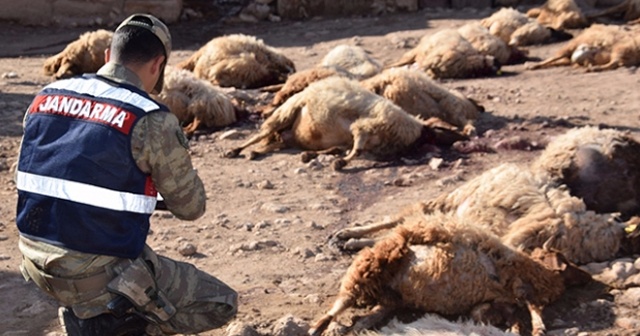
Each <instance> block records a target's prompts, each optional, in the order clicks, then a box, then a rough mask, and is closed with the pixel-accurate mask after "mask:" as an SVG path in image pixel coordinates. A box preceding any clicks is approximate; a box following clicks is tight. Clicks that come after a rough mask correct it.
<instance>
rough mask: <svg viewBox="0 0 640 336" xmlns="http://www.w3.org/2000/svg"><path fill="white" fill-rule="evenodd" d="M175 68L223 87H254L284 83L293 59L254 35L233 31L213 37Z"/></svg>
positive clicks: (293, 70)
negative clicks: (190, 72)
mask: <svg viewBox="0 0 640 336" xmlns="http://www.w3.org/2000/svg"><path fill="white" fill-rule="evenodd" d="M177 67H178V68H181V69H185V70H189V71H193V73H195V74H196V76H197V77H198V78H202V79H205V80H208V81H210V82H211V83H212V84H214V85H217V86H222V87H235V88H241V89H255V88H259V87H263V86H267V85H273V84H278V83H284V82H285V80H286V79H287V76H289V74H291V73H293V72H295V65H294V64H293V61H291V60H290V59H289V58H287V57H286V56H285V55H283V54H282V53H281V52H279V51H278V50H276V49H275V48H273V47H270V46H268V45H266V44H265V43H264V42H263V41H262V40H260V39H257V38H256V37H254V36H248V35H243V34H232V35H226V36H220V37H216V38H214V39H212V40H211V41H209V42H208V43H207V44H205V45H204V46H202V47H201V48H200V49H199V50H198V51H196V52H195V53H194V54H193V55H191V57H189V58H188V59H186V60H184V61H182V62H180V63H179V64H178V65H177Z"/></svg>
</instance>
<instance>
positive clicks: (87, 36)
mask: <svg viewBox="0 0 640 336" xmlns="http://www.w3.org/2000/svg"><path fill="white" fill-rule="evenodd" d="M112 37H113V33H112V32H111V31H108V30H104V29H99V30H96V31H90V32H86V33H83V34H82V35H80V37H78V39H76V40H75V41H73V42H71V43H69V44H68V45H67V46H66V47H65V48H64V50H62V51H61V52H59V53H58V54H56V55H54V56H51V57H49V58H47V59H46V60H45V61H44V66H43V69H44V74H45V75H47V76H53V77H54V78H56V79H60V78H67V77H71V76H75V75H81V74H84V73H94V72H96V71H98V69H100V67H102V66H103V65H104V63H105V58H104V57H105V54H104V52H105V50H107V49H108V48H109V46H110V44H111V38H112Z"/></svg>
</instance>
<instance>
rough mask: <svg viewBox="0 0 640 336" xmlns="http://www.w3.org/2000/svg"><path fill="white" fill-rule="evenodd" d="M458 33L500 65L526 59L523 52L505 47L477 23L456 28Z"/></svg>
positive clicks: (513, 46)
mask: <svg viewBox="0 0 640 336" xmlns="http://www.w3.org/2000/svg"><path fill="white" fill-rule="evenodd" d="M458 32H459V33H460V35H462V37H464V38H465V39H466V40H467V41H469V43H471V45H472V46H473V47H474V48H476V50H478V51H479V52H480V53H481V54H483V55H491V56H493V57H495V59H496V60H497V61H498V63H500V64H501V65H507V64H515V63H521V62H523V61H524V60H525V59H526V52H525V51H523V50H520V49H519V48H518V47H517V46H515V45H507V43H506V42H504V41H503V40H502V39H501V38H499V37H498V36H496V35H493V34H491V32H490V31H489V29H487V28H486V27H484V26H483V25H481V24H480V23H479V22H471V23H467V24H465V25H463V26H461V27H460V28H458Z"/></svg>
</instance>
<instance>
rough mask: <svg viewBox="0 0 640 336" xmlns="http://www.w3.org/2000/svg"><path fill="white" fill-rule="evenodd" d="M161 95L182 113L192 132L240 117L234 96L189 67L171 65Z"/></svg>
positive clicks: (177, 113) (159, 98)
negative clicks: (185, 68)
mask: <svg viewBox="0 0 640 336" xmlns="http://www.w3.org/2000/svg"><path fill="white" fill-rule="evenodd" d="M157 98H158V100H159V101H160V102H162V103H163V104H165V105H167V106H168V107H169V109H170V111H171V112H172V113H173V114H175V115H176V116H177V117H178V120H179V121H180V122H181V123H182V125H184V131H185V133H186V134H187V135H188V136H191V135H193V133H194V132H195V131H196V130H197V129H200V128H203V127H204V128H213V127H225V126H228V125H230V124H232V123H234V122H236V120H237V116H236V109H235V107H234V104H233V103H232V100H231V97H229V96H228V95H227V94H225V93H224V92H222V91H221V90H220V89H219V88H217V87H215V86H213V85H212V84H211V83H209V82H208V81H205V80H202V79H199V78H197V77H196V76H195V75H194V74H193V73H192V72H190V71H187V70H183V69H177V68H174V67H171V66H168V67H167V68H166V71H165V76H164V86H163V88H162V92H160V94H158V95H157Z"/></svg>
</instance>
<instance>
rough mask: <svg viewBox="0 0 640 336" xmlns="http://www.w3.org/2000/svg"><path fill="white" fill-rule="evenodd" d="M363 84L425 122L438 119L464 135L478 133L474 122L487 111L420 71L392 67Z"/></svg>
mask: <svg viewBox="0 0 640 336" xmlns="http://www.w3.org/2000/svg"><path fill="white" fill-rule="evenodd" d="M360 83H361V84H362V86H364V87H365V88H366V89H368V90H371V91H373V92H375V93H376V94H378V95H381V96H383V97H385V98H387V99H389V100H391V101H392V102H394V103H396V104H397V105H398V106H400V107H401V108H402V109H403V110H405V111H406V112H407V113H409V114H413V115H416V116H420V117H421V118H422V119H425V120H426V119H429V118H431V117H436V118H439V119H441V120H443V121H445V122H447V123H449V124H452V125H454V126H456V127H458V128H459V129H460V130H461V133H462V134H465V135H474V134H475V127H474V126H473V122H474V121H475V120H477V119H478V118H479V117H480V113H482V112H483V111H484V110H483V108H482V107H481V106H479V105H478V104H476V103H475V102H474V101H472V100H470V99H468V98H466V97H465V96H464V95H462V93H460V92H459V91H456V90H449V89H447V88H445V87H443V86H441V85H440V84H438V83H436V82H435V81H433V80H431V79H430V78H429V76H427V75H426V74H425V73H424V72H422V71H419V70H411V69H406V68H391V69H387V70H385V71H383V72H382V73H380V74H379V75H376V76H374V77H372V78H369V79H366V80H364V81H361V82H360Z"/></svg>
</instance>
